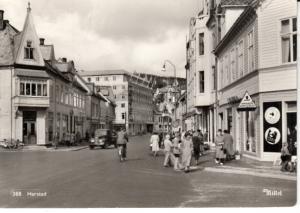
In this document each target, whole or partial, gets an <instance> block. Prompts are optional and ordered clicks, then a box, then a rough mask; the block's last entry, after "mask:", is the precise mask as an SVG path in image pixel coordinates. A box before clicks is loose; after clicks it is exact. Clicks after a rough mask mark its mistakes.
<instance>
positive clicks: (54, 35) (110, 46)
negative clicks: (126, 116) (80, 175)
mask: <svg viewBox="0 0 300 213" xmlns="http://www.w3.org/2000/svg"><path fill="white" fill-rule="evenodd" d="M30 2H31V8H32V14H33V17H34V21H35V25H36V28H37V33H38V36H39V37H44V38H45V39H46V41H45V43H46V44H54V46H55V54H56V58H59V57H66V58H68V59H72V60H74V61H75V65H76V67H77V69H83V70H87V71H88V70H100V69H101V70H102V69H126V70H128V71H134V70H136V71H137V72H148V73H157V74H164V73H162V72H161V66H162V64H163V61H164V60H165V59H169V60H171V61H172V62H173V63H174V64H175V65H176V68H177V73H178V76H185V71H184V65H185V40H186V36H187V33H188V23H189V19H190V17H192V16H195V15H196V14H197V12H198V9H199V6H200V5H199V4H200V3H199V2H200V0H51V1H50V0H31V1H30ZM26 7H27V1H24V0H0V9H3V10H4V11H5V13H4V18H5V19H8V20H9V21H10V23H11V24H12V25H13V26H15V27H16V28H17V29H19V30H22V28H23V24H24V21H25V16H26ZM165 74H170V75H173V69H172V67H170V66H169V67H167V73H165Z"/></svg>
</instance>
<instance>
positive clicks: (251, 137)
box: [245, 111, 256, 152]
mask: <svg viewBox="0 0 300 213" xmlns="http://www.w3.org/2000/svg"><path fill="white" fill-rule="evenodd" d="M245 127H246V128H245V130H246V135H245V136H246V143H245V150H246V151H248V152H256V135H255V120H254V112H249V111H247V112H245Z"/></svg>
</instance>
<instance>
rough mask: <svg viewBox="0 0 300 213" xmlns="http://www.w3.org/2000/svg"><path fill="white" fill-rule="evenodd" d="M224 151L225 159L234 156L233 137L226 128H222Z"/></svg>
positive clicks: (230, 158)
mask: <svg viewBox="0 0 300 213" xmlns="http://www.w3.org/2000/svg"><path fill="white" fill-rule="evenodd" d="M224 150H225V151H224V152H225V154H226V159H227V160H232V159H233V157H234V150H233V137H232V136H231V135H230V133H229V131H228V130H224Z"/></svg>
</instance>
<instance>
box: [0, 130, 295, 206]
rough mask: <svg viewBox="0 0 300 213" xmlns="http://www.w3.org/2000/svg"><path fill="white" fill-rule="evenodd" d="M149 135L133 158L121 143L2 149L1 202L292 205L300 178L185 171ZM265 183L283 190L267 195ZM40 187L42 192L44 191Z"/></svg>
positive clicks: (136, 142)
mask: <svg viewBox="0 0 300 213" xmlns="http://www.w3.org/2000/svg"><path fill="white" fill-rule="evenodd" d="M148 141H149V135H146V136H137V137H133V138H131V139H130V143H129V144H128V160H127V161H126V162H124V163H120V162H119V160H118V157H117V150H116V149H108V150H100V149H95V150H89V149H83V150H80V151H68V152H59V151H57V152H47V151H34V152H1V153H0V171H1V173H0V188H1V190H0V207H73V208H75V207H221V206H222V207H229V206H239V207H243V206H254V207H258V206H291V205H294V204H295V202H296V181H289V180H281V179H272V178H263V177H255V176H248V175H237V174H222V173H213V172H209V171H205V170H204V167H205V166H206V165H210V164H211V163H210V162H208V160H209V158H208V157H207V156H204V157H202V159H201V164H200V168H199V169H196V170H195V171H193V172H191V173H188V174H185V173H183V172H175V171H173V169H171V168H164V167H163V166H162V164H163V155H162V154H160V156H158V157H156V158H154V157H152V156H151V155H150V154H149V142H148ZM264 189H270V190H279V191H281V192H282V195H281V196H266V194H265V193H264V192H263V190H264ZM34 193H40V196H38V195H37V194H34Z"/></svg>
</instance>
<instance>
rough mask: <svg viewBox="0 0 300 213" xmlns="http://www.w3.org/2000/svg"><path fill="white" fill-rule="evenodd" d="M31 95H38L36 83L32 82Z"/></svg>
mask: <svg viewBox="0 0 300 213" xmlns="http://www.w3.org/2000/svg"><path fill="white" fill-rule="evenodd" d="M31 95H32V96H36V84H31Z"/></svg>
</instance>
